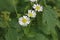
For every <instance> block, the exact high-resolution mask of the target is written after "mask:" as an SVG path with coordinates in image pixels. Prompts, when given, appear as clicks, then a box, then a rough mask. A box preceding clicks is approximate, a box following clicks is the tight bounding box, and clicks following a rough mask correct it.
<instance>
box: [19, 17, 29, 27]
mask: <svg viewBox="0 0 60 40" xmlns="http://www.w3.org/2000/svg"><path fill="white" fill-rule="evenodd" d="M29 23H30V18H29V17H27V16H23V17H20V18H19V24H20V25H21V26H27V25H28V24H29Z"/></svg>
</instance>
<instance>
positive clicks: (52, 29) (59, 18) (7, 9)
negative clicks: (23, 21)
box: [0, 0, 60, 40]
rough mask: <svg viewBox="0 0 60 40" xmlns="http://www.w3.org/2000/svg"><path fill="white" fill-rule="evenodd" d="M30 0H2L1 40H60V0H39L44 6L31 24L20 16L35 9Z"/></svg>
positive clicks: (0, 10) (0, 13)
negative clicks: (23, 24)
mask: <svg viewBox="0 0 60 40" xmlns="http://www.w3.org/2000/svg"><path fill="white" fill-rule="evenodd" d="M33 4H35V2H34V3H31V2H30V1H29V0H0V40H60V0H38V4H40V5H42V6H43V7H44V10H43V12H37V17H36V18H34V19H33V20H32V22H31V23H30V25H28V26H27V27H22V26H20V25H19V23H18V18H19V17H21V16H23V15H25V14H26V13H27V11H28V10H29V9H33V8H32V5H33Z"/></svg>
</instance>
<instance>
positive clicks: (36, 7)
mask: <svg viewBox="0 0 60 40" xmlns="http://www.w3.org/2000/svg"><path fill="white" fill-rule="evenodd" d="M30 1H31V2H37V0H30ZM32 7H33V9H34V10H28V14H27V16H23V17H20V18H19V24H20V25H21V26H27V25H28V24H30V22H31V21H30V17H31V18H35V17H36V11H38V12H41V11H43V7H42V6H41V5H39V4H34V5H33V6H32Z"/></svg>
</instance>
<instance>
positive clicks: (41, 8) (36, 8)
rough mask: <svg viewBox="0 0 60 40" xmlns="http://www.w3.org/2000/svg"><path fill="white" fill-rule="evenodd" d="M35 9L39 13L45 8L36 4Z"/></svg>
mask: <svg viewBox="0 0 60 40" xmlns="http://www.w3.org/2000/svg"><path fill="white" fill-rule="evenodd" d="M33 8H34V9H35V11H38V12H40V11H43V7H42V6H41V5H39V4H34V5H33Z"/></svg>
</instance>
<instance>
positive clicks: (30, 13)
mask: <svg viewBox="0 0 60 40" xmlns="http://www.w3.org/2000/svg"><path fill="white" fill-rule="evenodd" d="M27 16H28V17H32V18H35V17H36V12H35V11H34V10H28V14H27Z"/></svg>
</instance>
